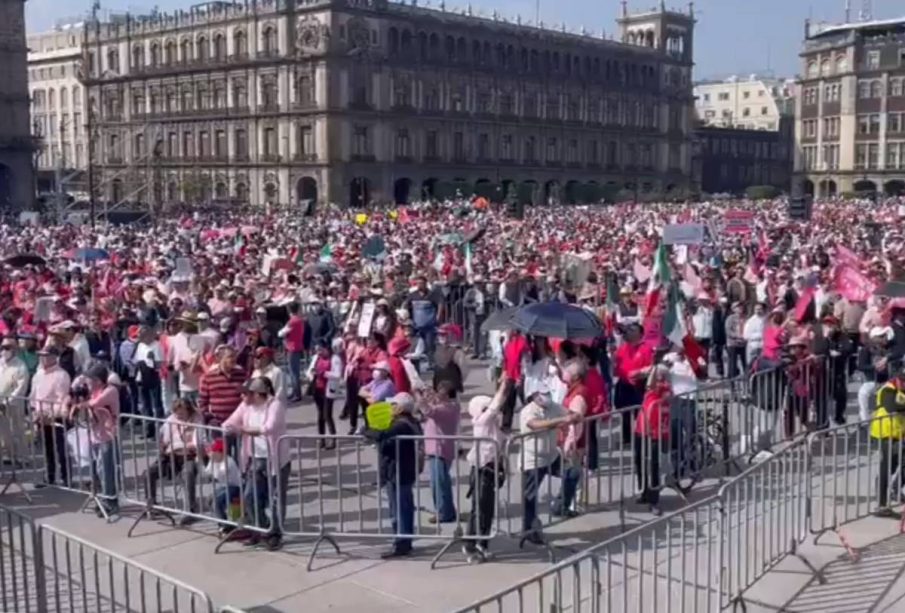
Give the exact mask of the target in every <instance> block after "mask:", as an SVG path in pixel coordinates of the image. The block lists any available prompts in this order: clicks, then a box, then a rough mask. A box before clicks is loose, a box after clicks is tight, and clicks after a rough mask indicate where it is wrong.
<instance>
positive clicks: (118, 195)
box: [110, 179, 124, 204]
mask: <svg viewBox="0 0 905 613" xmlns="http://www.w3.org/2000/svg"><path fill="white" fill-rule="evenodd" d="M123 191H124V190H123V182H122V180H120V179H113V182H112V183H110V201H111V202H112V203H113V204H118V203H119V202H120V201H121V200H122V199H123Z"/></svg>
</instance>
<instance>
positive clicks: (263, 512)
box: [245, 458, 291, 534]
mask: <svg viewBox="0 0 905 613" xmlns="http://www.w3.org/2000/svg"><path fill="white" fill-rule="evenodd" d="M290 466H291V464H288V463H287V464H286V466H283V467H282V468H281V469H280V474H279V476H274V475H270V474H268V467H267V460H266V459H263V458H255V459H254V461H253V463H252V465H251V475H250V478H249V479H248V480H247V481H246V482H245V515H246V516H247V517H246V519H247V520H248V523H250V524H252V525H254V526H257V527H258V528H267V527H269V528H270V530H269V534H280V519H279V518H280V517H285V516H286V490H287V488H288V486H289V468H290ZM278 480H279V481H278ZM268 511H270V520H268V519H267V512H268Z"/></svg>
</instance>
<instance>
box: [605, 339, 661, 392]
mask: <svg viewBox="0 0 905 613" xmlns="http://www.w3.org/2000/svg"><path fill="white" fill-rule="evenodd" d="M613 362H614V363H615V370H616V376H617V377H618V378H619V380H620V381H624V382H625V383H636V381H635V380H634V379H632V378H631V376H630V374H631V373H632V372H633V371H636V370H641V369H642V368H647V367H648V366H650V365H652V364H653V363H654V354H653V351H652V350H651V348H650V346H649V345H648V344H647V343H639V344H637V345H631V344H629V343H623V344H622V345H620V346H619V348H618V349H616V353H615V354H614V355H613Z"/></svg>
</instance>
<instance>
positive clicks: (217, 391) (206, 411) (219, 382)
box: [198, 345, 245, 425]
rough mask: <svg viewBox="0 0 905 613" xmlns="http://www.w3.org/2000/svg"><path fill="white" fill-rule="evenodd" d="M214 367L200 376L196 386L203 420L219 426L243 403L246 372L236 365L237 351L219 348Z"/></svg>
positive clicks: (227, 347) (228, 347) (225, 346)
mask: <svg viewBox="0 0 905 613" xmlns="http://www.w3.org/2000/svg"><path fill="white" fill-rule="evenodd" d="M215 355H216V357H217V363H216V364H214V365H213V366H211V367H210V369H208V371H207V372H206V373H204V374H203V375H202V376H201V381H200V383H199V386H198V408H199V409H200V410H201V413H202V414H203V415H204V416H205V418H206V420H208V421H210V422H212V423H214V424H216V425H219V424H222V423H223V422H225V421H226V420H227V419H228V418H229V417H230V415H232V414H233V412H235V410H236V407H238V406H239V403H240V402H242V388H243V386H244V385H245V371H244V370H242V368H241V367H240V366H239V365H238V364H236V350H235V349H234V348H232V347H230V346H229V345H220V346H219V347H217V350H216V352H215Z"/></svg>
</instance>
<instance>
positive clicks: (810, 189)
mask: <svg viewBox="0 0 905 613" xmlns="http://www.w3.org/2000/svg"><path fill="white" fill-rule="evenodd" d="M801 191H802V193H803V194H804V195H806V196H813V195H814V182H813V181H811V180H810V179H805V180H804V181H802V183H801Z"/></svg>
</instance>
